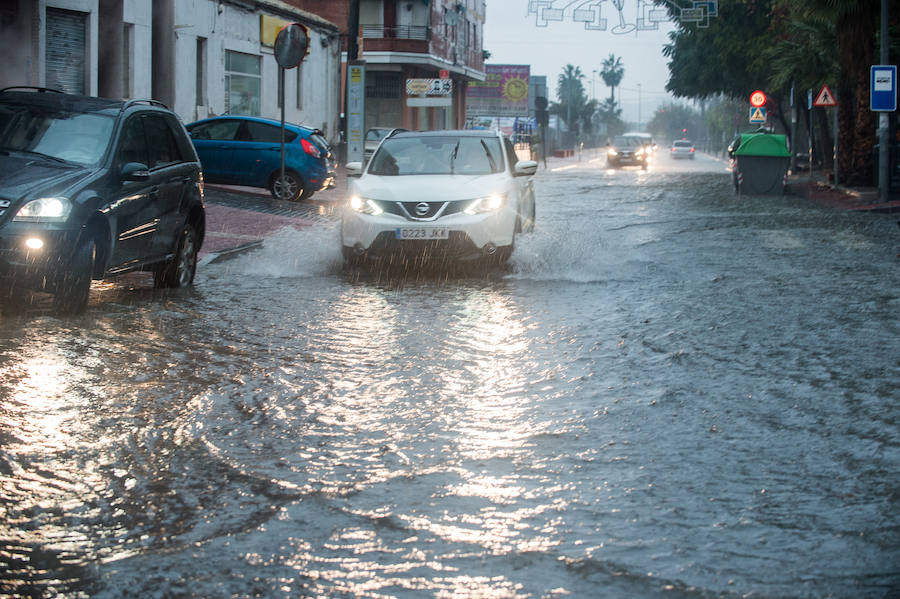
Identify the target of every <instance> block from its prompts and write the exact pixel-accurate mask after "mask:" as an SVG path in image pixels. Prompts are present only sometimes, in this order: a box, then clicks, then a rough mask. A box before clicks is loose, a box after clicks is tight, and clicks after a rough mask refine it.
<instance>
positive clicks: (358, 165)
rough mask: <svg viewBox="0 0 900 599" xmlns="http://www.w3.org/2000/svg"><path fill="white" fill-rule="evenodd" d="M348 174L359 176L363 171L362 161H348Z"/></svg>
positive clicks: (349, 175)
mask: <svg viewBox="0 0 900 599" xmlns="http://www.w3.org/2000/svg"><path fill="white" fill-rule="evenodd" d="M345 168H346V169H347V176H348V177H359V176H360V175H361V174H362V172H363V163H362V162H348V163H347V166H346V167H345Z"/></svg>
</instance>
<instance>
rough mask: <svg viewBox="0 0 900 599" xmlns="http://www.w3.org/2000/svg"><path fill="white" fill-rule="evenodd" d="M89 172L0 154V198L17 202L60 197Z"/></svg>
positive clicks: (28, 157) (72, 166)
mask: <svg viewBox="0 0 900 599" xmlns="http://www.w3.org/2000/svg"><path fill="white" fill-rule="evenodd" d="M90 172H91V170H90V169H87V168H85V167H83V166H79V165H76V164H71V163H61V162H54V161H53V160H49V159H45V158H40V157H34V156H29V155H27V154H10V155H7V154H6V153H2V152H0V198H3V199H7V200H10V201H12V202H13V203H16V202H17V201H18V200H22V199H26V198H31V197H37V196H40V195H51V194H59V193H64V192H65V191H66V190H68V189H69V188H70V187H71V186H72V185H73V184H75V183H77V182H78V181H80V180H82V179H84V178H85V177H86V176H87V175H88V174H90Z"/></svg>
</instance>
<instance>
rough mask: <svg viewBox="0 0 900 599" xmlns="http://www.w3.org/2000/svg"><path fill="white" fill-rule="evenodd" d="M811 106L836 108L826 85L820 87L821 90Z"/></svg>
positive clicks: (835, 103)
mask: <svg viewBox="0 0 900 599" xmlns="http://www.w3.org/2000/svg"><path fill="white" fill-rule="evenodd" d="M813 106H837V100H836V99H835V97H834V94H833V93H831V90H830V89H828V86H827V85H823V86H822V90H821V91H820V92H819V95H818V96H816V99H815V101H814V102H813Z"/></svg>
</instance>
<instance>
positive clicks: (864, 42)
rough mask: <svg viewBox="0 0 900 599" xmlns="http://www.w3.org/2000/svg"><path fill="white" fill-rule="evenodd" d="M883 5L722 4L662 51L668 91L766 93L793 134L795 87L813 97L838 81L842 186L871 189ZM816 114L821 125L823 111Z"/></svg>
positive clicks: (821, 1)
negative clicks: (790, 114)
mask: <svg viewBox="0 0 900 599" xmlns="http://www.w3.org/2000/svg"><path fill="white" fill-rule="evenodd" d="M880 1H881V0H733V1H731V2H723V3H719V5H718V9H719V10H718V16H717V17H716V18H715V19H714V20H713V23H714V24H711V26H710V27H708V28H698V27H695V26H693V25H692V24H690V23H685V24H678V25H677V29H676V31H674V32H673V33H671V34H670V40H671V43H669V44H667V45H666V46H665V48H664V50H663V52H664V54H665V55H666V56H668V57H669V58H670V62H669V82H668V83H667V85H666V89H667V90H668V91H671V92H672V93H673V94H675V95H676V96H680V97H690V98H706V97H711V96H716V95H718V94H723V95H725V96H726V97H729V98H732V99H735V100H738V99H746V98H747V97H748V96H749V94H750V92H751V91H753V90H754V89H766V91H767V93H768V95H769V97H770V98H771V100H772V102H771V104H770V106H769V110H770V115H771V117H772V118H774V119H775V120H777V121H779V122H781V123H782V126H783V127H785V129H786V130H787V129H788V126H787V123H788V119H787V116H786V115H785V110H784V109H783V107H786V106H788V102H787V98H788V97H789V93H790V83H789V82H790V81H796V82H798V83H799V82H803V81H808V85H809V89H815V90H816V91H818V89H819V87H820V86H821V84H822V83H824V82H826V81H835V80H836V81H837V85H836V90H835V91H836V92H837V96H838V137H839V140H840V141H839V143H840V146H841V147H842V148H848V149H849V151H847V152H842V153H841V163H840V165H839V168H840V169H841V171H842V175H841V178H842V179H843V180H844V181H846V182H848V183H850V184H864V183H867V182H869V181H871V175H872V173H873V171H874V169H873V165H872V161H873V146H874V143H875V115H874V114H873V113H872V112H871V111H870V110H869V107H868V103H869V100H868V93H869V83H868V76H869V65H871V64H873V62H874V60H875V43H876V32H877V30H878V24H879V14H880V10H879V7H880ZM655 2H656V3H657V4H658V5H660V6H665V7H666V8H667V9H668V10H669V14H670V16H671V17H672V18H673V20H675V21H676V23H677V19H678V16H679V15H678V12H679V11H678V10H676V8H675V7H674V6H673V5H672V4H670V3H669V2H667V0H655ZM896 14H897V13H896V11H895V12H894V16H893V18H894V19H895V22H896V19H897V16H896ZM829 40H833V42H832V43H830V44H829V43H828V42H829ZM835 50H836V52H835ZM800 85H802V83H800ZM801 89H803V88H802V87H801ZM818 114H819V117H820V118H823V115H822V111H818ZM824 130H826V129H823V131H824Z"/></svg>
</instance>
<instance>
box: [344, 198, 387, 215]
mask: <svg viewBox="0 0 900 599" xmlns="http://www.w3.org/2000/svg"><path fill="white" fill-rule="evenodd" d="M350 207H351V208H353V210H355V211H356V212H361V213H363V214H371V215H372V216H378V215H379V214H383V213H384V210H383V209H382V208H381V206H379V205H378V203H377V202H376V201H374V200H368V199H366V198H361V197H359V196H353V197H351V198H350Z"/></svg>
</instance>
